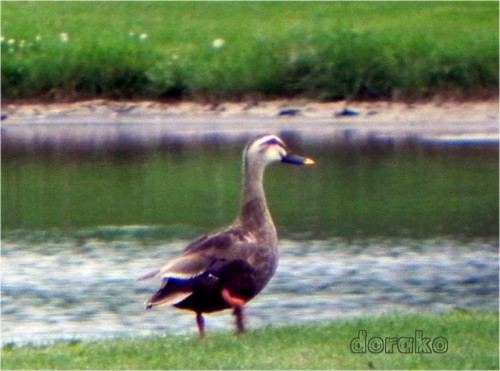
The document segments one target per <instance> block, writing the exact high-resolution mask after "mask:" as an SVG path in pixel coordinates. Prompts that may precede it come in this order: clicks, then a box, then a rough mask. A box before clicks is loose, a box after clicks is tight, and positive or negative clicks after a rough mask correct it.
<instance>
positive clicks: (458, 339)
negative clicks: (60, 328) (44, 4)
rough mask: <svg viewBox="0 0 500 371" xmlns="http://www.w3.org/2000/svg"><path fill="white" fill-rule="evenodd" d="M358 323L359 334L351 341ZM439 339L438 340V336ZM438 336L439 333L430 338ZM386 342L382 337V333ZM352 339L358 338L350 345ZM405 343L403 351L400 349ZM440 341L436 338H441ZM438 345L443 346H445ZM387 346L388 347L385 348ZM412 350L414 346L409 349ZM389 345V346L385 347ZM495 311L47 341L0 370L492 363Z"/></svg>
mask: <svg viewBox="0 0 500 371" xmlns="http://www.w3.org/2000/svg"><path fill="white" fill-rule="evenodd" d="M360 330H366V348H365V352H364V353H363V347H362V344H363V341H362V337H360V341H359V342H358V341H355V342H354V343H352V339H353V338H356V337H358V335H359V331H360ZM417 330H422V331H423V333H422V339H424V338H429V339H430V340H429V341H428V342H426V344H428V347H427V348H426V347H425V346H422V342H419V344H421V346H418V348H419V349H420V350H419V351H423V350H424V349H425V350H427V351H430V353H417V345H416V344H417V342H416V341H415V340H414V341H415V342H414V343H413V348H403V344H402V343H400V340H397V341H396V345H395V347H394V348H393V347H392V346H389V345H384V351H382V352H380V353H375V352H374V350H375V348H369V347H368V346H369V345H368V344H371V345H370V346H372V347H373V346H374V344H375V343H376V341H373V340H370V339H372V338H373V337H380V338H382V339H385V338H387V337H398V338H401V337H409V338H413V339H415V338H416V336H417V335H416V334H415V332H416V331H417ZM438 338H439V339H438ZM435 339H438V340H435ZM384 341H385V340H384ZM424 342H425V340H424ZM351 343H352V344H353V346H356V344H361V345H360V346H359V347H358V348H356V347H354V350H355V351H356V352H359V353H353V352H352V351H351ZM398 344H399V346H400V347H401V349H402V350H404V349H407V353H402V352H400V350H399V349H400V348H398ZM440 344H441V345H440ZM443 345H446V346H447V348H446V347H444V346H443ZM388 349H389V351H388ZM411 349H413V350H411ZM390 350H393V352H392V353H391V352H390ZM498 366H499V364H498V313H493V312H489V313H477V312H476V313H474V312H464V311H453V312H450V313H447V314H441V315H436V314H400V315H397V314H392V315H384V316H380V317H377V316H373V317H362V318H358V319H351V320H336V321H334V322H331V323H328V324H311V325H303V326H285V327H265V328H260V329H255V330H251V331H250V332H249V333H247V334H245V335H243V336H235V335H232V334H228V333H216V334H211V335H210V336H209V337H208V338H207V339H205V340H203V341H200V340H199V339H198V338H197V337H196V336H195V335H193V336H187V337H180V336H172V335H165V336H156V337H150V338H144V339H134V338H131V339H117V340H105V341H96V342H90V343H84V342H78V341H73V342H71V343H55V344H51V345H47V346H38V347H35V346H24V347H16V346H11V345H8V346H4V348H3V350H2V369H214V368H219V369H370V368H375V369H498Z"/></svg>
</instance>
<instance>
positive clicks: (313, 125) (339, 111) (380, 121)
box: [1, 100, 499, 151]
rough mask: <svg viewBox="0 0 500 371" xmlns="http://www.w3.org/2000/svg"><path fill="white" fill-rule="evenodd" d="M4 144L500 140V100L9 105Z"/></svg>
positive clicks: (88, 145)
mask: <svg viewBox="0 0 500 371" xmlns="http://www.w3.org/2000/svg"><path fill="white" fill-rule="evenodd" d="M1 127H2V145H3V146H2V147H3V148H4V149H5V150H6V151H8V150H15V149H17V150H19V149H21V150H23V149H24V150H27V148H28V147H32V146H35V147H36V146H39V147H44V148H49V147H54V148H59V149H64V148H66V147H68V148H85V149H89V148H94V149H95V148H97V149H99V148H113V147H116V146H118V147H120V148H122V149H126V148H136V147H151V146H162V145H164V144H168V143H171V142H173V141H181V142H183V141H187V140H189V141H204V140H208V139H212V140H214V139H216V140H219V141H223V140H240V139H241V140H246V139H248V137H251V136H255V135H260V134H265V133H277V134H282V135H288V136H292V137H294V138H298V139H302V140H305V141H309V142H310V141H314V142H317V141H319V142H324V141H327V142H343V143H346V142H348V143H364V142H367V141H368V142H369V141H391V142H406V141H408V140H410V141H415V140H417V141H424V142H425V141H426V142H429V141H430V142H434V141H437V142H447V141H452V142H474V143H488V144H495V143H496V144H498V141H499V104H498V101H497V100H488V101H479V102H442V103H436V102H429V103H414V104H407V103H391V102H371V103H360V102H351V103H346V102H335V103H316V102H305V101H285V100H283V101H270V102H246V103H222V104H217V105H213V104H212V105H204V104H198V103H193V102H181V103H175V104H166V103H157V102H114V101H104V100H93V101H86V102H79V103H68V104H51V105H43V104H27V105H12V104H11V105H5V106H4V107H2V125H1Z"/></svg>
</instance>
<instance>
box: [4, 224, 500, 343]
mask: <svg viewBox="0 0 500 371" xmlns="http://www.w3.org/2000/svg"><path fill="white" fill-rule="evenodd" d="M107 231H108V233H109V234H110V235H113V236H114V237H113V238H111V239H109V238H100V237H98V236H99V233H101V232H102V231H99V230H98V229H97V230H96V231H95V232H96V233H94V232H93V231H89V230H86V231H78V232H77V233H76V234H75V235H73V236H72V237H63V236H64V234H60V235H59V234H57V233H54V234H53V235H52V236H49V237H47V235H44V234H43V233H41V234H39V233H34V232H33V233H30V232H27V231H18V232H11V233H9V232H5V233H4V236H3V245H2V262H1V264H2V273H1V274H2V341H3V342H4V344H5V343H7V342H19V343H25V342H35V343H39V342H44V341H47V340H54V339H95V338H102V337H107V336H117V335H124V334H126V335H133V336H137V335H147V334H151V333H162V332H167V333H173V334H180V333H195V331H196V330H195V327H196V326H195V324H194V316H193V315H192V314H191V313H189V312H182V311H179V310H176V309H173V308H172V309H171V308H157V309H155V310H153V311H144V310H143V307H142V303H143V302H144V300H145V299H146V298H147V297H148V296H149V295H150V294H151V293H152V292H153V291H154V290H155V289H156V287H157V285H158V282H154V281H151V282H138V281H136V280H135V279H136V278H137V277H138V276H140V275H141V274H143V273H145V272H148V271H149V270H151V269H152V268H156V267H158V265H159V264H162V263H163V262H165V261H167V260H168V259H169V258H170V257H171V256H173V255H174V254H176V253H178V252H179V251H180V249H181V248H182V247H183V246H184V244H185V242H184V241H176V242H175V241H174V242H172V241H171V240H169V241H162V240H161V239H156V240H155V241H156V242H155V243H151V242H149V243H148V245H149V246H147V247H146V246H145V244H144V240H143V239H142V237H143V236H144V235H147V234H148V233H149V232H148V231H150V232H151V233H154V231H153V230H150V229H149V228H148V227H132V228H130V230H129V229H128V228H127V227H121V228H115V229H113V228H107ZM82 236H86V237H82ZM498 269H499V266H498V244H497V242H496V241H494V242H491V241H490V242H488V241H482V242H481V241H475V242H467V243H465V242H458V241H454V240H445V239H443V240H437V239H435V240H423V241H415V240H394V239H393V240H358V241H351V242H346V241H345V240H341V239H331V240H326V241H307V242H293V241H290V240H284V241H282V242H281V261H280V265H279V268H278V272H277V274H276V276H275V277H274V278H273V280H272V281H271V283H270V285H269V286H268V287H267V288H266V289H265V291H264V292H263V293H262V294H261V295H259V296H258V297H257V298H256V299H254V300H253V301H252V302H251V303H250V305H249V306H248V320H249V327H250V328H252V327H257V326H260V325H264V324H271V323H272V324H286V323H301V322H308V321H322V320H330V319H335V318H338V317H345V316H353V315H359V314H370V313H381V312H390V311H394V310H405V311H407V310H417V311H420V312H421V311H442V310H448V309H452V308H457V307H460V308H474V309H478V308H487V309H495V308H497V306H498V288H499V287H498ZM207 321H208V322H207V323H208V328H209V329H210V330H212V331H213V330H231V331H232V327H233V323H232V321H233V319H232V316H231V315H230V312H228V311H226V312H222V313H219V314H214V315H210V316H207Z"/></svg>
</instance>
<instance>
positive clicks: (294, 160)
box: [281, 154, 314, 165]
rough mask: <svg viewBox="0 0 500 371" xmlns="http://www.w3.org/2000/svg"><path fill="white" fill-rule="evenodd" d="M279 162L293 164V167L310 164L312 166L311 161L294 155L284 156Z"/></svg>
mask: <svg viewBox="0 0 500 371" xmlns="http://www.w3.org/2000/svg"><path fill="white" fill-rule="evenodd" d="M281 161H282V162H286V163H287V164H294V165H312V164H314V160H313V159H310V158H307V157H302V156H298V155H294V154H288V155H286V156H284V157H283V158H282V159H281Z"/></svg>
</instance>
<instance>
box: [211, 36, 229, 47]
mask: <svg viewBox="0 0 500 371" xmlns="http://www.w3.org/2000/svg"><path fill="white" fill-rule="evenodd" d="M225 43H226V41H225V40H224V39H221V38H220V37H218V38H217V39H214V40H213V41H212V49H220V48H222V47H223V46H224V44H225Z"/></svg>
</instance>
